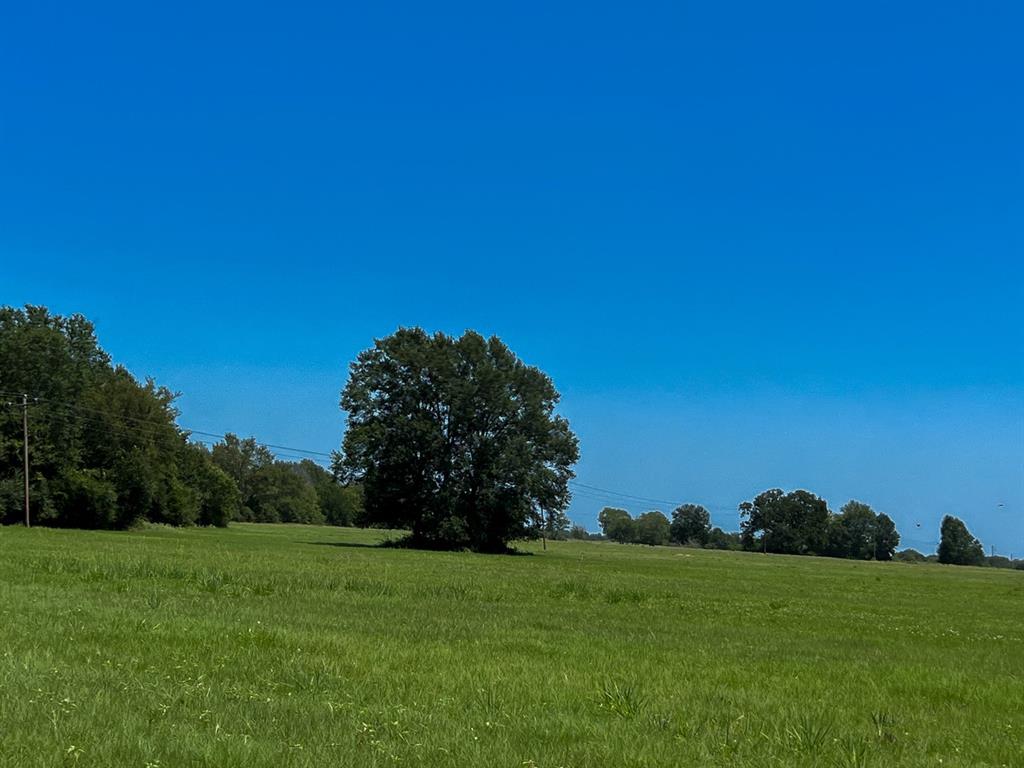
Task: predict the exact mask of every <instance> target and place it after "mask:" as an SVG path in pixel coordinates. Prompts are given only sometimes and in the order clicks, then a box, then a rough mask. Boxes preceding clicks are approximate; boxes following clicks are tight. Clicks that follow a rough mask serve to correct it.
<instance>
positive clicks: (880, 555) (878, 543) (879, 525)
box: [875, 513, 900, 561]
mask: <svg viewBox="0 0 1024 768" xmlns="http://www.w3.org/2000/svg"><path fill="white" fill-rule="evenodd" d="M899 545H900V534H899V532H898V531H897V530H896V523H894V522H893V520H892V518H891V517H889V516H888V515H887V514H885V513H882V514H880V515H879V516H878V517H877V519H876V520H875V560H882V561H885V560H892V558H893V554H894V553H895V552H896V547H898V546H899Z"/></svg>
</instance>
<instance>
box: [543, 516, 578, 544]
mask: <svg viewBox="0 0 1024 768" xmlns="http://www.w3.org/2000/svg"><path fill="white" fill-rule="evenodd" d="M570 525H571V523H570V522H569V518H568V517H567V516H566V514H565V512H563V511H562V510H560V509H550V510H548V511H547V512H546V513H545V514H544V522H543V524H542V526H541V535H542V536H543V537H544V538H546V539H552V540H554V541H564V540H565V539H567V538H569V526H570Z"/></svg>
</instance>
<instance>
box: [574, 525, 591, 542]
mask: <svg viewBox="0 0 1024 768" xmlns="http://www.w3.org/2000/svg"><path fill="white" fill-rule="evenodd" d="M569 538H570V539H576V540H578V541H586V540H587V539H589V538H590V534H589V533H587V529H586V528H584V527H583V526H582V525H574V526H572V528H570V529H569Z"/></svg>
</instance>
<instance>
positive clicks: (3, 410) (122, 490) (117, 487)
mask: <svg viewBox="0 0 1024 768" xmlns="http://www.w3.org/2000/svg"><path fill="white" fill-rule="evenodd" d="M21 393H25V394H27V395H29V397H30V408H29V422H30V434H31V441H30V451H29V457H30V460H31V466H30V472H29V481H30V490H31V493H30V496H31V509H30V511H31V516H32V519H33V521H34V522H36V523H41V524H44V525H54V526H73V527H81V528H125V527H127V526H130V525H132V524H133V523H135V522H136V521H139V520H149V521H152V522H161V523H170V524H173V525H182V524H200V525H225V524H226V523H227V521H228V520H229V519H231V518H232V517H233V516H234V515H235V513H236V509H237V506H238V492H237V490H236V489H235V488H234V486H233V484H232V483H231V482H230V480H229V479H228V478H227V477H226V476H225V475H224V473H223V472H221V470H220V469H218V468H217V467H216V466H215V465H214V464H213V463H212V462H211V461H210V459H209V457H208V455H207V454H206V452H205V451H203V449H202V448H200V447H198V446H195V445H192V444H190V443H189V442H188V439H187V434H186V433H185V432H183V431H182V430H181V429H179V428H178V426H177V424H176V423H175V419H176V417H177V412H176V410H175V409H174V398H175V396H174V394H173V393H172V392H170V391H169V390H168V389H166V388H164V387H159V386H157V385H156V384H155V383H154V382H153V381H147V382H146V383H144V384H143V383H139V382H138V381H136V379H135V378H134V377H133V376H132V375H131V374H130V373H128V371H127V370H125V369H124V368H122V367H120V366H114V365H113V364H112V363H111V361H110V357H109V356H108V355H107V354H106V353H105V352H104V351H103V350H102V349H101V348H100V346H99V344H98V342H97V340H96V335H95V332H94V329H93V326H92V324H91V323H89V321H88V320H86V319H85V318H84V317H82V316H80V315H72V316H70V317H61V316H58V315H51V314H50V313H49V312H48V311H47V310H46V309H45V308H42V307H31V306H30V307H26V308H25V309H23V310H21V309H14V308H11V307H0V403H5V404H6V405H4V406H3V407H0V520H2V521H3V522H7V523H9V522H16V521H20V520H22V519H23V517H24V513H23V490H22V487H23V480H24V472H23V465H22V455H21V451H22V445H23V439H22V413H21V408H20V407H19V406H18V403H20V397H19V395H20V394H21Z"/></svg>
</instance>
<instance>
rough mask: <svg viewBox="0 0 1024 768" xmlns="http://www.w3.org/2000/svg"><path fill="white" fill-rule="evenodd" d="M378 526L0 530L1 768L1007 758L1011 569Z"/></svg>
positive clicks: (1013, 620) (983, 762)
mask: <svg viewBox="0 0 1024 768" xmlns="http://www.w3.org/2000/svg"><path fill="white" fill-rule="evenodd" d="M381 538H383V534H380V535H378V534H376V533H373V532H367V531H355V530H339V529H331V528H309V527H292V526H258V525H236V526H233V527H232V528H230V529H228V530H226V531H225V530H184V531H180V530H173V529H166V528H157V527H154V528H149V529H145V530H141V531H133V532H128V533H102V532H81V531H55V530H37V529H33V530H23V529H20V528H10V529H0V765H2V766H18V767H19V768H20V767H21V766H25V767H26V768H31V767H33V766H61V765H77V766H139V768H142V767H143V766H160V768H169V767H170V766H211V767H212V766H218V767H219V766H296V767H300V766H322V765H346V766H347V765H351V766H385V765H387V766H394V765H403V764H404V765H414V766H516V767H521V766H531V765H532V766H535V767H536V768H555V767H557V766H579V767H583V766H686V765H694V766H726V765H728V766H751V768H753V767H754V766H758V767H760V766H789V765H793V766H940V765H941V766H943V767H944V768H948V766H1021V765H1024V746H1022V745H1024V685H1022V682H1024V574H1022V573H1019V572H1013V571H995V570H982V569H973V568H959V569H957V568H945V567H940V566H930V565H929V566H909V565H901V564H896V563H892V564H880V563H859V562H845V561H837V560H824V559H809V558H789V557H776V556H768V557H765V556H762V555H757V554H740V553H725V552H701V551H692V550H688V551H687V552H686V554H687V555H689V556H688V557H679V554H680V552H679V550H675V549H665V548H647V547H644V548H639V547H630V546H621V545H615V544H608V543H594V542H564V543H559V542H555V543H551V542H549V543H548V549H547V551H541V550H540V549H539V547H533V546H526V547H524V549H526V550H528V551H530V552H532V556H528V557H488V556H480V555H473V554H451V553H442V552H415V551H410V550H405V549H395V548H385V549H379V548H375V547H372V546H369V545H372V544H374V543H375V542H376V541H379V540H380V539H381ZM940 761H941V762H940Z"/></svg>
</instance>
